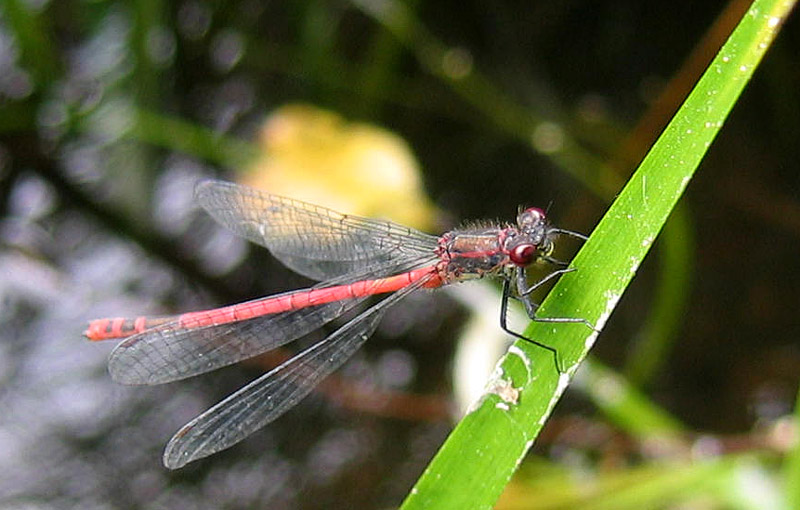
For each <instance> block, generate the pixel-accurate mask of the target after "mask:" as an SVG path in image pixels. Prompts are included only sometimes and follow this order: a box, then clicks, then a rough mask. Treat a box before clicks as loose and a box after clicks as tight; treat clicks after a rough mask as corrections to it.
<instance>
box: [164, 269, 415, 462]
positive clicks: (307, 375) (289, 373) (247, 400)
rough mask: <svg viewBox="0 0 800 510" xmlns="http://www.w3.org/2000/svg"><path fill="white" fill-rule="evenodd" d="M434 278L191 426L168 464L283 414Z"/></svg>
mask: <svg viewBox="0 0 800 510" xmlns="http://www.w3.org/2000/svg"><path fill="white" fill-rule="evenodd" d="M428 279H430V277H428V278H426V279H421V280H419V281H417V282H416V283H414V284H413V285H410V286H408V287H406V288H404V289H402V290H400V291H398V292H396V293H394V294H392V295H390V296H389V297H387V298H386V299H384V300H383V301H381V302H379V303H377V304H376V305H375V306H373V307H371V308H370V309H368V310H366V311H364V312H363V313H362V314H360V315H359V316H357V317H356V318H354V319H353V320H352V321H350V322H348V323H347V324H345V325H344V326H342V327H341V328H339V329H338V330H337V331H335V332H334V333H333V334H331V335H330V336H328V337H327V338H325V339H324V340H322V341H320V342H319V343H317V344H315V345H313V346H311V347H310V348H308V349H306V350H305V351H303V352H301V353H300V354H298V355H297V356H295V357H293V358H292V359H290V360H288V361H287V362H285V363H283V364H281V365H279V366H278V367H276V368H275V369H273V370H271V371H270V372H267V373H266V374H264V375H263V376H261V377H260V378H258V379H256V380H255V381H253V382H252V383H250V384H248V385H247V386H245V387H244V388H242V389H240V390H239V391H237V392H236V393H234V394H232V395H230V396H229V397H227V398H226V399H225V400H223V401H221V402H220V403H218V404H217V405H215V406H214V407H212V408H211V409H209V410H208V411H206V412H205V413H203V414H201V415H200V416H198V417H197V418H195V419H194V420H192V421H191V422H189V423H188V424H186V425H185V426H184V427H183V428H181V430H179V431H178V432H177V433H176V434H175V436H173V438H172V439H171V440H170V442H169V444H168V445H167V447H166V450H165V451H164V465H165V466H166V467H168V468H170V469H177V468H180V467H182V466H184V465H185V464H187V463H189V462H192V461H194V460H197V459H200V458H203V457H206V456H208V455H211V454H212V453H216V452H218V451H221V450H224V449H226V448H229V447H231V446H233V445H234V444H236V443H238V442H239V441H241V440H243V439H244V438H246V437H247V436H249V435H250V434H252V433H253V432H255V431H256V430H258V429H260V428H261V427H263V426H265V425H266V424H268V423H269V422H271V421H273V420H275V419H276V418H278V417H279V416H281V415H282V414H283V413H285V412H286V411H287V410H289V409H290V408H291V407H293V406H294V405H295V404H297V402H299V401H300V400H301V399H302V398H303V397H305V396H306V395H307V394H308V393H309V392H310V391H311V390H312V388H314V386H315V385H316V384H317V383H319V381H320V380H322V379H323V378H324V377H326V376H327V375H329V374H330V373H331V372H333V371H334V370H336V369H337V368H338V367H340V366H341V365H342V364H343V363H344V362H345V361H347V359H349V358H350V357H351V356H352V355H353V353H355V351H356V350H358V348H359V347H361V345H363V343H364V342H365V341H366V340H367V338H369V336H370V335H371V334H372V333H373V332H374V331H375V328H376V327H377V325H378V322H379V321H380V319H381V317H383V314H384V313H385V312H386V310H387V308H388V307H389V306H391V305H393V304H395V303H397V302H398V301H399V300H400V299H402V298H403V297H405V296H407V295H408V294H409V293H411V292H412V291H414V290H416V289H418V288H420V287H421V286H422V285H424V283H425V282H426V281H427V280H428Z"/></svg>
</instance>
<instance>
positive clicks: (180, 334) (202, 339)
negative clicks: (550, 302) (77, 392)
mask: <svg viewBox="0 0 800 510" xmlns="http://www.w3.org/2000/svg"><path fill="white" fill-rule="evenodd" d="M431 261H432V258H431V256H430V255H426V256H425V257H423V258H419V259H415V260H409V261H406V263H405V265H403V266H400V268H399V269H400V270H401V272H402V271H407V270H410V269H413V268H416V267H420V266H421V265H424V264H429V263H430V262H431ZM383 270H384V269H383V268H376V269H370V270H368V271H364V272H362V273H359V274H354V275H348V276H346V277H342V278H338V279H335V280H331V281H330V282H326V283H325V284H320V285H317V286H316V287H314V288H325V287H334V286H337V285H347V284H349V283H353V282H354V281H362V280H367V281H368V280H370V279H373V278H374V277H377V276H386V275H385V274H384V273H383ZM307 291H308V289H300V290H296V291H291V292H285V293H283V294H278V295H273V296H268V297H264V298H260V299H255V300H253V301H249V302H247V303H243V304H242V305H234V307H240V306H247V305H249V304H251V303H257V302H266V301H270V300H280V299H284V298H285V297H287V296H291V295H292V294H297V293H303V292H307ZM367 297H368V296H365V297H356V298H349V299H341V300H338V301H334V302H331V303H324V304H319V305H313V306H306V307H304V308H298V309H295V310H289V311H285V312H280V313H273V314H269V315H263V316H259V317H254V318H252V319H246V320H240V321H235V322H227V323H225V324H217V325H211V326H199V327H188V326H186V325H184V324H182V323H181V321H180V319H179V318H176V319H175V320H172V321H169V322H165V323H164V324H161V325H158V326H156V327H154V328H151V329H148V330H146V331H144V332H142V333H139V334H137V335H134V336H131V337H130V338H128V339H126V340H124V341H123V342H121V343H120V344H119V345H118V346H117V347H116V348H115V349H114V350H113V351H112V352H111V356H110V358H109V361H108V370H109V372H110V373H111V377H112V378H113V379H114V380H115V381H117V382H119V383H123V384H148V385H153V384H162V383H166V382H170V381H176V380H179V379H185V378H187V377H191V376H194V375H198V374H202V373H205V372H210V371H212V370H215V369H217V368H220V367H223V366H227V365H231V364H233V363H236V362H238V361H241V360H243V359H247V358H251V357H253V356H257V355H259V354H263V353H265V352H267V351H270V350H272V349H275V348H278V347H280V346H282V345H285V344H287V343H289V342H291V341H292V340H295V339H297V338H300V337H302V336H304V335H306V334H308V333H310V332H312V331H314V330H316V329H318V328H320V327H322V326H323V325H324V324H326V323H328V322H330V321H332V320H333V319H335V318H337V317H339V316H341V315H342V314H343V313H345V312H347V311H348V310H350V309H351V308H353V307H354V306H356V305H358V304H359V303H361V302H363V301H364V300H365V299H366V298H367ZM216 311H219V310H211V311H209V313H214V312H216Z"/></svg>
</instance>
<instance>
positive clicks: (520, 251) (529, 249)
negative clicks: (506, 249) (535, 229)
mask: <svg viewBox="0 0 800 510" xmlns="http://www.w3.org/2000/svg"><path fill="white" fill-rule="evenodd" d="M534 257H536V246H534V245H532V244H520V245H518V246H514V248H512V249H511V252H510V253H509V254H508V258H509V259H511V262H513V263H514V264H516V265H518V266H527V265H529V264H530V263H531V262H533V259H534Z"/></svg>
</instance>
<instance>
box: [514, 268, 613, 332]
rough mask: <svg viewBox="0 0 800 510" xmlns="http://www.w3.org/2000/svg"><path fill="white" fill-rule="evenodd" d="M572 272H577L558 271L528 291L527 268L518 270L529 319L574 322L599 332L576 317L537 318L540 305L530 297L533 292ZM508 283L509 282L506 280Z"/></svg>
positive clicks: (518, 289)
mask: <svg viewBox="0 0 800 510" xmlns="http://www.w3.org/2000/svg"><path fill="white" fill-rule="evenodd" d="M572 271H576V268H574V267H567V268H564V269H557V270H555V271H553V272H552V273H550V274H548V275H547V276H545V277H544V278H542V279H541V280H539V281H538V282H536V283H534V284H533V285H531V286H530V287H528V288H527V289H526V288H525V286H526V285H528V277H527V275H526V273H525V268H524V267H520V268H517V294H518V295H519V299H520V301H522V304H524V305H525V311H526V312H527V314H528V317H530V318H531V320H532V321H534V322H573V323H581V324H585V325H587V326H588V327H589V329H591V330H592V331H598V330H596V329H595V328H594V324H592V323H591V322H589V321H587V320H586V319H579V318H575V317H537V316H536V309H537V308H539V305H538V304H536V303H534V302H533V300H532V299H531V297H530V294H531V292H533V291H534V290H536V289H538V288H539V287H541V286H542V285H544V284H545V283H547V282H549V281H550V280H552V279H553V278H557V277H559V276H561V275H562V274H564V273H571V272H572ZM506 282H508V280H506Z"/></svg>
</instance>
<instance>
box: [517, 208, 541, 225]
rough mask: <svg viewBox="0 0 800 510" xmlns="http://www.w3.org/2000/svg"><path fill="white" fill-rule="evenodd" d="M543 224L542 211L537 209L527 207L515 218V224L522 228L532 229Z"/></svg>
mask: <svg viewBox="0 0 800 510" xmlns="http://www.w3.org/2000/svg"><path fill="white" fill-rule="evenodd" d="M544 222H545V214H544V211H543V210H541V209H539V208H538V207H529V208H528V209H525V210H524V211H522V212H521V213H520V214H519V216H517V224H519V226H520V227H523V228H534V227H536V226H538V225H541V224H542V223H544Z"/></svg>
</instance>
